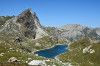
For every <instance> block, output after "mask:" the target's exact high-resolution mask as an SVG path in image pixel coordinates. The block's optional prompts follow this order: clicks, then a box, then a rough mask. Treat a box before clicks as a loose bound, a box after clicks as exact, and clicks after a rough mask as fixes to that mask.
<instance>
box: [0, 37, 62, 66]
mask: <svg viewBox="0 0 100 66" xmlns="http://www.w3.org/2000/svg"><path fill="white" fill-rule="evenodd" d="M9 48H13V49H9ZM13 50H14V51H13ZM16 50H18V52H17V51H16ZM0 53H4V56H0V64H2V63H4V64H5V63H6V62H7V61H8V60H9V58H11V57H16V58H17V59H18V60H20V62H21V63H24V64H25V62H26V61H28V62H30V61H32V60H48V58H44V57H40V56H36V55H34V54H32V53H26V52H23V51H21V49H18V48H17V43H15V42H11V41H7V40H3V39H1V38H0ZM28 58H32V59H31V60H28ZM49 60H50V61H48V62H46V63H47V65H53V64H54V65H57V66H61V65H62V64H59V62H57V61H56V60H53V59H49ZM24 64H23V66H24ZM12 65H13V63H12ZM17 65H20V64H17ZM17 65H16V66H17ZM25 65H27V64H25Z"/></svg>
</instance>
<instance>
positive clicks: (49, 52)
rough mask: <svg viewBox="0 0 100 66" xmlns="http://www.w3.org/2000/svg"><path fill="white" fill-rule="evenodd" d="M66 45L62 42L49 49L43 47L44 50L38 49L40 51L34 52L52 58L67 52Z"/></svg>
mask: <svg viewBox="0 0 100 66" xmlns="http://www.w3.org/2000/svg"><path fill="white" fill-rule="evenodd" d="M67 46H68V45H66V44H64V45H56V46H54V47H53V48H50V49H45V50H40V51H36V52H35V54H38V55H39V56H43V57H46V58H52V59H54V58H55V56H57V55H59V54H62V53H65V52H69V51H68V50H67V49H66V47H67Z"/></svg>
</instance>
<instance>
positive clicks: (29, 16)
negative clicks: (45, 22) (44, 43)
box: [4, 9, 48, 39]
mask: <svg viewBox="0 0 100 66" xmlns="http://www.w3.org/2000/svg"><path fill="white" fill-rule="evenodd" d="M12 24H13V25H12ZM8 25H9V26H13V27H10V28H9V30H11V29H13V30H14V31H16V29H17V30H18V31H19V32H18V33H20V34H22V35H24V36H25V37H27V38H29V39H38V38H42V37H44V36H47V35H48V34H47V33H46V32H45V31H44V30H43V29H42V26H41V24H40V22H39V19H38V17H37V16H36V13H35V12H34V13H32V11H31V9H27V10H25V11H23V12H22V13H21V14H20V15H18V16H16V17H14V18H12V19H10V20H8V21H7V22H6V24H5V27H6V29H7V30H8ZM14 25H16V26H17V27H18V28H15V27H14ZM5 27H4V28H5ZM5 31H6V30H5Z"/></svg>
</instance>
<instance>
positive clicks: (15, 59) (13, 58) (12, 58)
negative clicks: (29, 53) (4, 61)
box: [8, 57, 18, 62]
mask: <svg viewBox="0 0 100 66" xmlns="http://www.w3.org/2000/svg"><path fill="white" fill-rule="evenodd" d="M17 61H18V60H17V58H15V57H11V58H10V59H9V60H8V62H17Z"/></svg>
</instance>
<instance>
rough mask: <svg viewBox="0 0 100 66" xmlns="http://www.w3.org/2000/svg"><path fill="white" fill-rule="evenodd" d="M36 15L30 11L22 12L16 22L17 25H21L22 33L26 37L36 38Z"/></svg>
mask: <svg viewBox="0 0 100 66" xmlns="http://www.w3.org/2000/svg"><path fill="white" fill-rule="evenodd" d="M35 18H36V15H34V14H33V13H32V12H31V10H30V9H28V10H26V11H24V12H22V13H21V14H20V15H19V16H18V17H17V20H16V23H18V24H20V25H21V26H20V29H21V32H22V33H23V35H24V36H25V37H28V38H33V39H35V38H36V30H37V26H36V24H35V21H34V20H35Z"/></svg>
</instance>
